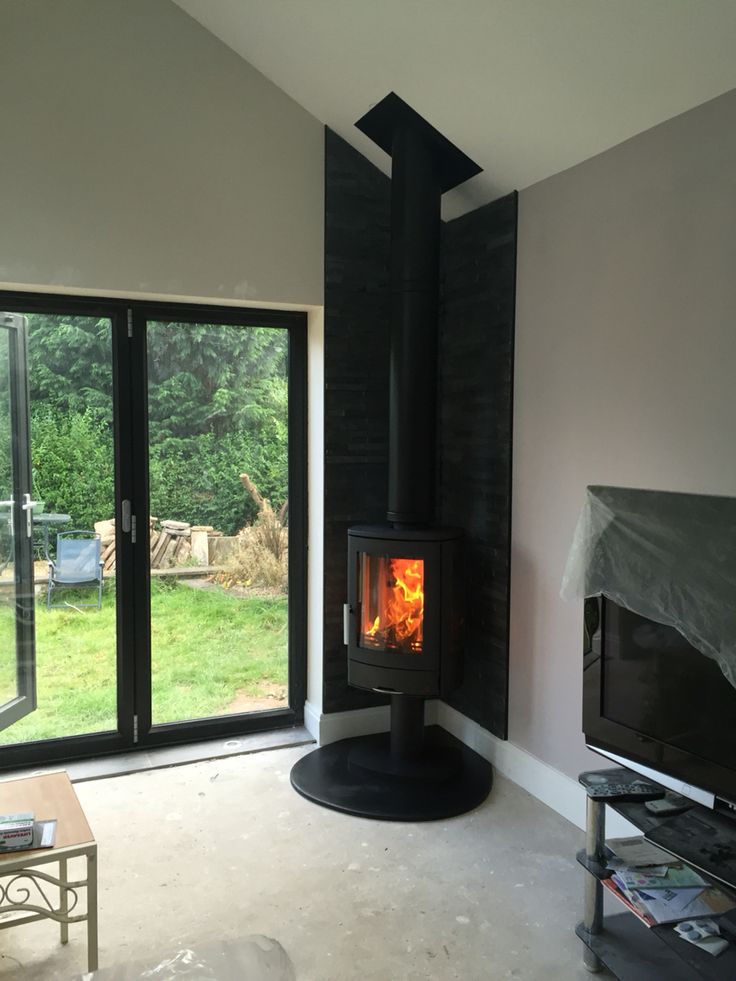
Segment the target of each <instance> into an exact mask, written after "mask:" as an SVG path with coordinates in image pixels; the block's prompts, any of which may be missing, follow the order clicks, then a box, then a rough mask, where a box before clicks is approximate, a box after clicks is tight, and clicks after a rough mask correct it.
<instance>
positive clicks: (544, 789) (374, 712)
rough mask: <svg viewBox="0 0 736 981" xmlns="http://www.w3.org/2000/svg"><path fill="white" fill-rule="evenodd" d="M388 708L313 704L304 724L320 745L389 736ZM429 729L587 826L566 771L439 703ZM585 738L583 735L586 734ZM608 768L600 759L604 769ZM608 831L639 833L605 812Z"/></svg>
mask: <svg viewBox="0 0 736 981" xmlns="http://www.w3.org/2000/svg"><path fill="white" fill-rule="evenodd" d="M389 711H390V710H389V706H388V705H381V706H377V707H375V708H368V709H356V710H354V711H351V712H335V713H330V714H328V715H324V714H320V713H318V712H316V711H315V710H314V707H313V706H310V705H309V703H307V705H306V706H305V709H304V724H305V726H306V727H307V729H308V730H309V731H310V733H311V734H312V735H313V736H314V737H315V739H316V740H317V742H318V743H319V744H320V745H326V744H327V743H331V742H335V741H336V740H338V739H347V738H348V737H349V736H365V735H368V734H370V733H374V732H386V731H387V729H388V727H389V719H390V714H389ZM425 721H426V723H427V724H428V725H432V724H437V725H440V726H442V728H443V729H446V730H447V732H449V733H451V734H452V735H453V736H455V737H456V738H457V739H459V740H461V742H463V743H465V745H466V746H469V747H470V749H474V750H475V751H476V753H478V754H479V755H480V756H482V757H483V758H484V759H486V760H488V761H489V762H490V763H492V764H493V766H494V767H495V769H496V771H497V772H498V773H500V774H502V775H503V776H504V777H507V778H508V779H509V780H511V781H512V782H513V783H515V784H517V785H518V786H519V787H521V788H522V789H523V790H526V791H527V792H528V793H530V794H531V795H532V796H533V797H536V798H537V800H539V801H541V802H542V803H543V804H546V806H547V807H551V808H552V810H553V811H556V812H557V813H558V814H559V815H560V816H561V817H563V818H565V820H567V821H570V823H571V824H574V825H575V826H576V827H578V828H580V829H584V828H585V802H586V794H585V790H584V789H583V788H582V786H581V785H580V784H579V783H578V781H577V780H574V779H573V778H572V777H569V776H567V774H566V773H561V772H560V771H559V770H556V769H555V768H554V767H553V766H550V765H549V763H545V762H543V761H542V760H540V759H538V758H537V757H536V756H532V754H531V753H528V752H527V751H526V750H525V749H522V748H521V747H520V746H516V745H515V744H514V743H510V742H507V741H504V740H503V739H499V738H498V737H497V736H494V735H493V734H492V733H490V732H489V731H488V730H487V729H484V728H483V727H482V726H480V725H478V723H477V722H473V720H472V719H469V718H468V717H467V716H466V715H463V714H462V712H458V711H457V709H454V708H452V707H451V706H449V705H447V704H446V703H445V702H442V701H439V700H438V699H436V700H433V701H428V702H427V704H426V710H425ZM581 739H582V736H581ZM604 765H605V762H604V761H601V766H602V767H603V766H604ZM606 832H607V834H608V835H610V836H612V837H624V836H626V835H638V834H640V832H639V831H638V830H637V828H635V827H634V825H632V824H630V823H629V822H628V821H626V820H625V819H624V818H622V817H620V816H619V815H618V814H616V813H615V812H614V811H612V810H610V808H609V809H608V811H607V812H606Z"/></svg>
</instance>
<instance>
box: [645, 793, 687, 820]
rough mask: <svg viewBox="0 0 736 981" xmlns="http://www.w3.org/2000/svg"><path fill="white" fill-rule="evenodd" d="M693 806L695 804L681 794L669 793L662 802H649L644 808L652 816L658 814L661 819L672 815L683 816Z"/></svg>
mask: <svg viewBox="0 0 736 981" xmlns="http://www.w3.org/2000/svg"><path fill="white" fill-rule="evenodd" d="M692 806H693V802H692V801H691V800H688V799H687V797H681V796H680V795H679V794H672V793H669V792H668V793H666V794H665V795H664V797H662V798H661V799H660V800H648V801H647V802H646V803H645V804H644V807H646V809H647V810H648V811H649V813H650V814H657V815H659V817H667V816H668V815H670V814H682V812H683V811H687V810H689V809H690V808H691V807H692Z"/></svg>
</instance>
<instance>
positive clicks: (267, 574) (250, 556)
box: [221, 473, 289, 591]
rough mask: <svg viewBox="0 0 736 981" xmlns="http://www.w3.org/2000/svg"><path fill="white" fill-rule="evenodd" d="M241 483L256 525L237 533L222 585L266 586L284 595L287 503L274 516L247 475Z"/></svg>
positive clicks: (243, 474) (287, 567)
mask: <svg viewBox="0 0 736 981" xmlns="http://www.w3.org/2000/svg"><path fill="white" fill-rule="evenodd" d="M240 480H241V482H242V484H243V486H244V487H245V489H246V490H247V491H248V494H249V496H250V498H251V500H252V501H253V503H254V504H255V506H256V507H257V508H258V517H257V518H256V520H255V522H254V523H253V524H252V525H251V526H250V527H247V528H243V529H242V531H240V532H239V533H238V542H237V547H236V549H235V551H234V553H233V554H232V555H231V556H230V558H229V559H228V561H227V562H226V564H225V572H224V573H223V574H222V575H221V581H222V582H224V584H225V585H233V584H235V583H238V584H239V585H242V586H269V587H274V588H277V589H280V590H282V591H286V589H287V586H288V571H289V558H288V543H289V539H288V532H287V529H286V526H285V524H284V516H285V514H286V502H284V504H283V505H282V507H281V510H280V511H279V513H278V514H277V513H276V512H275V511H274V510H273V508H272V507H271V502H270V501H269V500H268V499H267V498H265V497H263V496H262V495H261V493H260V492H259V490H258V488H257V487H256V485H255V483H254V482H253V481H252V480H251V478H250V477H249V476H248V474H245V473H241V475H240Z"/></svg>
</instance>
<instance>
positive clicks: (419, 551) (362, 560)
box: [345, 525, 464, 698]
mask: <svg viewBox="0 0 736 981" xmlns="http://www.w3.org/2000/svg"><path fill="white" fill-rule="evenodd" d="M463 586H464V577H463V569H462V532H460V531H458V530H453V529H446V528H445V529H433V528H424V529H414V528H411V529H391V530H390V531H388V530H387V529H386V527H384V526H383V525H364V526H357V527H355V528H351V529H350V530H349V532H348V603H346V605H345V643H346V645H347V648H348V681H349V682H350V684H351V685H355V687H356V688H367V689H370V690H372V691H376V692H382V693H386V694H389V695H410V696H414V697H417V696H419V697H422V698H436V697H437V696H441V695H448V694H449V693H450V692H452V691H453V690H454V689H455V688H457V686H458V684H459V683H460V680H461V679H460V673H461V669H462V622H463V617H462V606H463V600H464V595H463V594H464V588H463Z"/></svg>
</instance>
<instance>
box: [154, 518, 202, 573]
mask: <svg viewBox="0 0 736 981" xmlns="http://www.w3.org/2000/svg"><path fill="white" fill-rule="evenodd" d="M151 521H152V522H153V521H155V519H154V518H151ZM191 539H192V526H191V525H190V524H187V522H186V521H162V522H161V528H160V529H159V530H158V531H156V530H155V528H154V527H153V525H152V526H151V568H152V569H171V568H173V567H174V566H179V565H184V564H185V563H186V561H187V559H188V558H189V557H190V556H191V554H192V541H191Z"/></svg>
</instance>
